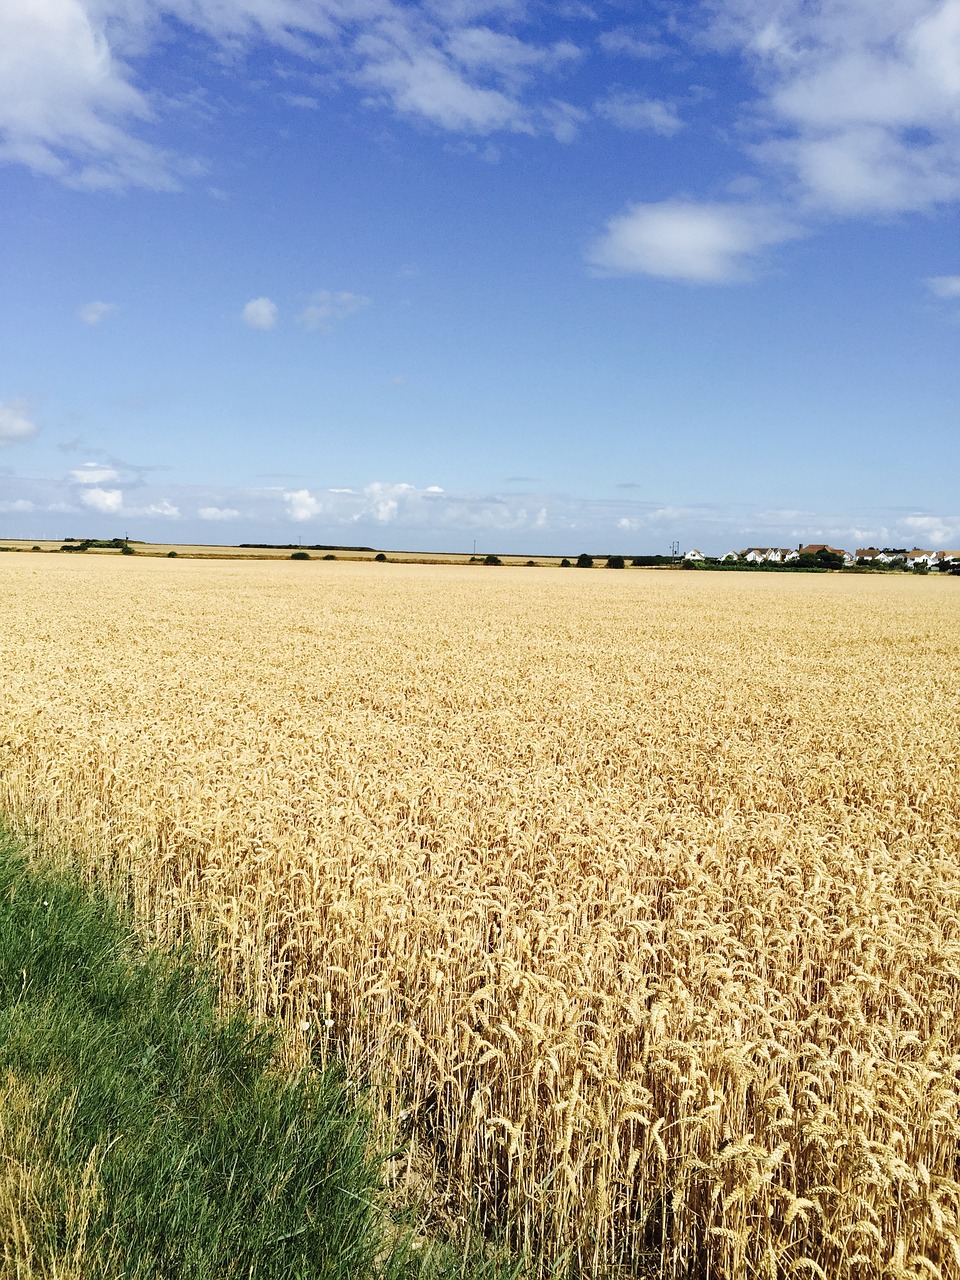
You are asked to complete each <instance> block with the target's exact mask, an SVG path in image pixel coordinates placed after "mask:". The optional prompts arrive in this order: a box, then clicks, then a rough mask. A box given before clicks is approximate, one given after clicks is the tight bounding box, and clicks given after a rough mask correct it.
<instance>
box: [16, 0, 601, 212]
mask: <svg viewBox="0 0 960 1280" xmlns="http://www.w3.org/2000/svg"><path fill="white" fill-rule="evenodd" d="M521 16H522V15H521V12H520V8H519V6H517V7H516V8H514V6H511V5H506V6H504V5H496V4H480V5H474V6H465V5H461V4H442V5H441V4H435V3H424V2H421V3H409V4H408V3H401V2H400V0H285V2H281V3H277V2H276V0H238V2H237V3H232V4H223V3H222V2H221V0H45V2H44V3H42V4H38V3H37V2H36V0H7V3H6V4H5V5H4V6H3V7H2V8H0V160H7V161H12V162H15V163H19V164H25V165H27V166H29V167H30V168H31V169H33V170H34V171H35V172H38V173H43V174H45V175H47V176H50V177H54V178H58V179H60V180H61V181H63V182H67V183H69V184H71V185H74V186H80V187H86V188H90V189H102V188H117V189H119V188H123V187H129V186H141V187H148V188H153V189H154V190H174V189H176V188H177V187H178V186H179V185H180V184H181V182H182V181H183V180H184V179H185V178H187V177H189V176H191V175H197V176H199V175H200V174H201V173H202V171H203V169H202V165H200V164H199V163H198V162H197V161H196V160H194V159H190V158H188V157H183V156H178V155H176V154H174V153H172V152H170V151H169V150H166V149H164V148H163V147H160V146H158V145H156V144H155V143H153V142H151V141H149V140H148V139H149V136H150V133H151V131H152V128H153V126H154V125H155V124H157V123H158V122H159V121H160V120H161V119H162V116H163V114H164V112H165V111H166V110H167V109H168V108H169V103H168V102H167V101H166V100H165V99H163V98H162V97H161V96H160V95H154V94H151V92H150V91H149V90H148V89H147V88H146V87H143V86H142V85H141V84H140V83H139V75H138V71H139V68H140V67H141V65H142V60H143V58H144V57H145V55H147V54H149V52H150V50H151V48H152V46H153V44H154V43H155V42H157V41H162V40H164V39H165V38H166V37H167V34H168V32H167V30H166V29H165V24H166V23H167V22H168V21H169V20H170V19H173V20H174V21H176V22H178V23H181V24H183V25H184V26H187V27H189V28H191V29H192V30H193V31H194V32H198V33H201V34H202V35H204V36H206V37H207V38H209V39H210V40H211V41H212V42H213V44H214V46H220V48H221V49H222V50H223V52H224V53H225V54H227V55H229V57H230V58H231V59H233V60H234V61H236V60H237V57H238V55H242V54H243V52H245V51H246V50H247V49H250V48H252V47H254V45H257V44H260V45H262V44H268V45H272V46H273V49H274V51H275V53H276V56H277V61H278V66H280V65H281V64H282V63H283V62H284V60H286V59H289V58H290V57H291V56H292V57H295V58H298V59H308V60H314V61H316V60H318V59H320V60H322V61H323V63H324V64H325V68H326V71H325V80H326V83H327V84H328V85H337V84H340V85H352V86H354V87H357V88H359V89H360V90H361V91H362V92H363V93H364V94H365V95H366V101H367V103H368V105H380V106H384V107H386V108H387V109H389V110H391V111H393V112H395V113H397V114H399V115H402V116H407V117H411V118H413V119H416V120H420V121H422V122H426V123H429V124H431V125H433V126H436V127H438V128H440V129H443V130H446V131H448V132H453V133H459V134H472V135H481V136H482V135H487V134H490V133H493V132H496V131H506V132H527V133H531V132H555V131H556V129H557V127H558V126H556V125H555V124H553V123H551V122H550V120H549V118H548V114H549V113H544V112H543V111H541V110H540V106H541V105H542V104H541V103H539V102H538V101H537V100H536V98H537V94H536V93H535V92H534V93H533V94H532V100H531V87H532V88H533V89H534V90H535V89H536V88H537V86H539V85H540V84H541V83H542V81H543V80H544V78H545V77H551V76H554V75H557V74H560V73H562V72H563V71H564V69H565V68H566V67H568V66H570V65H572V64H574V63H575V62H576V61H577V59H578V58H579V57H580V56H581V53H580V50H579V49H578V47H577V46H576V45H575V44H574V43H573V42H571V41H569V40H557V41H554V42H552V43H550V44H540V43H538V42H537V41H536V40H535V39H524V38H522V37H521V35H519V34H517V31H516V30H515V29H510V28H511V27H515V26H516V25H517V21H518V20H519V19H520V18H521ZM281 96H282V97H283V98H284V99H285V101H286V102H287V103H288V105H291V106H294V107H299V108H303V109H311V110H313V109H316V108H317V106H318V105H319V103H318V99H317V98H315V97H314V96H312V95H310V94H305V93H297V92H290V91H287V92H285V93H284V94H283V95H281ZM552 96H553V95H552V94H549V93H547V94H546V95H545V101H547V102H549V100H550V99H551V98H552Z"/></svg>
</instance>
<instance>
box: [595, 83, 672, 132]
mask: <svg viewBox="0 0 960 1280" xmlns="http://www.w3.org/2000/svg"><path fill="white" fill-rule="evenodd" d="M595 109H596V112H597V115H598V116H602V117H603V119H605V120H609V121H610V122H611V123H612V124H615V125H616V126H617V128H618V129H630V130H633V131H634V132H638V133H640V132H648V133H658V134H660V135H661V137H664V138H672V137H673V135H674V134H675V133H679V132H680V130H681V129H682V128H683V121H682V120H681V119H680V114H679V111H678V109H677V107H676V105H675V104H674V103H672V102H665V101H663V100H662V99H660V98H646V97H644V96H643V94H641V93H634V92H619V93H612V94H610V95H609V97H606V98H602V99H601V100H600V101H599V102H598V103H597V104H596V108H595Z"/></svg>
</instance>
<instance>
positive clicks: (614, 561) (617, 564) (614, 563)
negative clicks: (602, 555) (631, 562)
mask: <svg viewBox="0 0 960 1280" xmlns="http://www.w3.org/2000/svg"><path fill="white" fill-rule="evenodd" d="M626 567H627V566H626V562H625V561H624V558H623V556H607V568H608V569H625V568H626Z"/></svg>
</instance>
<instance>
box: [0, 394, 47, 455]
mask: <svg viewBox="0 0 960 1280" xmlns="http://www.w3.org/2000/svg"><path fill="white" fill-rule="evenodd" d="M38 430H39V427H38V426H37V424H36V423H35V422H34V421H33V419H32V418H31V417H30V415H29V413H28V412H27V404H26V401H24V400H10V401H8V402H7V403H6V404H2V403H0V445H4V444H14V443H16V442H17V441H20V440H29V439H30V437H31V436H35V435H36V434H37V432H38Z"/></svg>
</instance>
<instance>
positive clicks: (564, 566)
mask: <svg viewBox="0 0 960 1280" xmlns="http://www.w3.org/2000/svg"><path fill="white" fill-rule="evenodd" d="M560 568H561V569H569V568H570V561H569V560H568V559H567V558H566V556H564V558H563V559H562V560H561V561H560Z"/></svg>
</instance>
